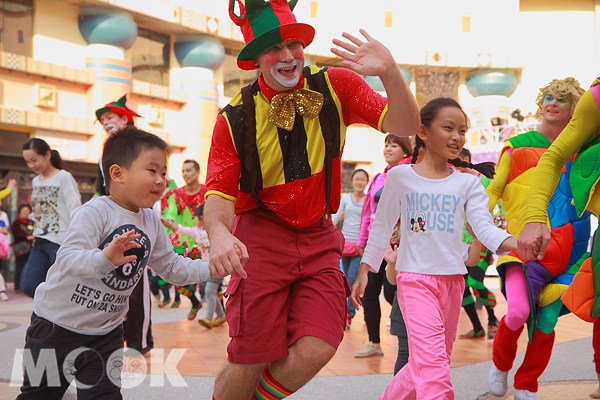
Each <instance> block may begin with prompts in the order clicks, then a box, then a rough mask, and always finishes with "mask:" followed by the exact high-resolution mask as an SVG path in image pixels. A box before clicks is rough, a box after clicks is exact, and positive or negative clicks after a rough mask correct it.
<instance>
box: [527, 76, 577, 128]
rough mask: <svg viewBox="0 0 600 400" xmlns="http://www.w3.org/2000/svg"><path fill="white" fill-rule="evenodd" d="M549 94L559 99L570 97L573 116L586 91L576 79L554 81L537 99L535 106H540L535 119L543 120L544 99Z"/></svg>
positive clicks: (543, 89)
mask: <svg viewBox="0 0 600 400" xmlns="http://www.w3.org/2000/svg"><path fill="white" fill-rule="evenodd" d="M548 93H551V94H552V95H553V96H555V97H558V98H561V97H565V96H570V97H571V115H573V112H574V111H575V106H576V105H577V103H579V99H581V96H583V94H584V93H585V90H584V89H583V88H582V87H581V85H580V84H579V81H577V79H575V78H565V79H553V80H552V82H550V83H549V84H547V85H546V86H544V87H543V88H541V89H540V92H539V93H538V96H537V99H536V100H535V104H537V106H538V109H537V111H536V113H535V117H536V118H537V119H539V120H541V119H542V105H543V104H544V97H546V94H548Z"/></svg>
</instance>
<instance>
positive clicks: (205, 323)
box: [198, 318, 213, 329]
mask: <svg viewBox="0 0 600 400" xmlns="http://www.w3.org/2000/svg"><path fill="white" fill-rule="evenodd" d="M198 323H199V324H200V325H202V326H203V327H205V328H206V329H212V327H213V323H212V321H211V320H210V319H206V318H202V319H199V320H198Z"/></svg>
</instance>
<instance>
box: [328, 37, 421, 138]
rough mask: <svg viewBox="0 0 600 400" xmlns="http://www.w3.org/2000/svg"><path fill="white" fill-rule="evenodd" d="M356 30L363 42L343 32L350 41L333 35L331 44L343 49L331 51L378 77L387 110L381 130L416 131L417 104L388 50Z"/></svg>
mask: <svg viewBox="0 0 600 400" xmlns="http://www.w3.org/2000/svg"><path fill="white" fill-rule="evenodd" d="M360 33H361V34H362V35H363V36H364V37H365V39H366V40H367V41H366V42H363V41H362V40H360V39H358V38H356V37H354V36H352V35H350V34H348V33H346V32H344V33H342V36H343V37H344V38H346V39H348V40H349V41H350V42H345V41H342V40H339V39H333V44H335V45H336V46H339V47H341V48H342V49H345V50H347V51H343V50H341V49H338V48H332V49H331V52H332V53H333V54H335V55H337V56H339V57H342V58H343V59H344V61H343V62H342V64H343V65H344V66H345V67H347V68H349V69H351V70H353V71H354V72H356V73H358V74H360V75H369V76H378V77H379V78H380V79H381V82H382V83H383V87H384V88H385V91H386V94H387V98H388V112H387V114H386V115H385V116H384V117H383V121H382V124H381V128H382V130H383V131H385V132H389V133H392V134H394V135H397V136H411V135H414V134H416V133H417V130H418V129H419V125H420V124H421V120H420V117H419V108H418V107H417V102H416V101H415V98H414V97H413V95H412V93H411V91H410V89H409V87H408V84H407V83H406V81H405V80H404V78H403V77H402V73H401V72H400V68H399V67H398V65H397V64H396V61H394V57H393V56H392V53H391V52H390V51H389V50H388V48H387V47H385V46H384V45H383V44H381V42H379V41H377V40H375V39H373V38H372V37H371V36H370V35H369V34H368V33H367V32H366V31H365V30H364V29H361V30H360Z"/></svg>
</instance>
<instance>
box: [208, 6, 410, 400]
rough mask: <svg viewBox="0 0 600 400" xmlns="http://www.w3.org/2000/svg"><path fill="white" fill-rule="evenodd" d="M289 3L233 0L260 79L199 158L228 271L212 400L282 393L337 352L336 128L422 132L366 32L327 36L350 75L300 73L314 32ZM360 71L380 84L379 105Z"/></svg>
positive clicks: (246, 63)
mask: <svg viewBox="0 0 600 400" xmlns="http://www.w3.org/2000/svg"><path fill="white" fill-rule="evenodd" d="M296 2H297V1H295V0H292V1H290V2H289V3H288V2H287V1H286V0H271V1H269V2H265V1H264V0H246V1H245V5H244V4H242V2H241V1H237V2H236V1H234V0H232V1H231V2H230V16H231V18H232V20H233V21H234V22H235V23H236V24H237V25H238V26H240V28H241V30H242V33H243V35H244V39H245V41H246V46H245V47H244V48H243V49H242V50H241V51H240V53H239V55H238V66H239V67H240V68H242V69H244V70H255V69H260V75H259V77H258V80H257V81H256V82H254V83H253V84H252V85H249V86H247V87H245V88H243V89H242V91H241V92H240V93H238V94H237V95H236V96H235V97H234V98H233V99H232V100H231V102H230V103H229V105H227V106H226V107H225V108H224V109H223V110H222V111H221V112H220V114H219V115H218V117H217V122H216V125H215V129H214V133H213V138H212V144H211V149H210V155H209V161H208V165H209V167H208V177H207V186H208V192H207V194H206V205H205V226H206V229H207V231H208V235H209V239H210V243H211V250H210V262H211V267H212V268H215V269H216V270H217V271H218V272H219V273H220V274H222V275H225V274H226V273H227V272H233V275H232V278H231V281H230V283H229V285H228V287H227V292H226V295H227V296H229V301H228V302H227V310H226V316H227V321H228V323H229V335H230V336H231V342H230V343H229V345H228V348H227V351H228V360H227V361H226V362H225V364H224V366H223V368H222V369H221V371H220V372H219V374H218V376H217V378H216V381H215V390H214V398H215V399H217V400H225V399H251V398H256V399H280V398H284V397H287V396H289V395H290V394H292V393H293V392H295V391H296V390H298V389H299V388H300V387H302V386H303V385H304V384H306V383H307V382H308V381H309V380H310V379H312V377H313V376H314V375H315V374H316V373H317V372H318V371H319V370H320V369H321V368H322V367H323V366H324V365H325V364H326V363H327V362H328V361H329V360H330V359H331V357H333V355H334V354H335V351H336V348H337V346H338V345H339V344H340V342H341V340H342V338H343V335H344V328H345V325H346V297H347V295H348V294H349V289H348V286H347V283H346V279H345V277H344V275H343V273H342V271H341V269H340V258H341V254H342V249H343V242H344V241H343V238H342V234H341V233H340V232H339V231H337V230H336V229H335V228H334V226H333V224H332V223H331V218H329V215H330V214H331V213H334V212H336V210H337V208H338V205H339V202H340V192H341V188H340V158H341V153H342V150H343V148H344V141H345V138H346V128H347V126H349V125H351V124H353V123H361V124H365V125H369V126H371V127H373V128H375V129H378V130H380V131H387V132H391V133H394V134H396V135H398V136H409V135H411V134H413V133H414V132H416V130H417V128H418V126H419V115H418V109H417V105H416V102H415V100H414V98H413V97H412V94H411V92H410V90H409V88H408V85H407V84H406V82H405V81H404V79H403V78H402V75H401V73H400V69H399V68H398V66H397V64H396V63H395V61H394V59H393V57H392V55H391V53H390V52H389V50H388V49H387V48H386V47H384V46H383V45H382V44H381V43H379V42H378V41H376V40H375V39H373V38H371V37H370V36H369V35H368V34H367V33H366V32H364V31H361V32H362V34H363V36H364V37H365V39H366V41H362V40H360V39H358V38H355V37H353V36H351V35H348V34H344V35H343V36H344V37H345V38H347V39H348V40H349V41H350V43H349V42H345V41H341V40H337V39H335V40H334V41H333V43H334V44H335V45H337V46H339V47H340V49H332V52H333V53H334V54H336V55H339V56H341V57H343V58H344V59H345V60H344V61H343V64H344V66H346V67H348V68H350V69H351V70H354V71H355V72H353V71H351V70H348V69H342V68H318V67H315V66H312V65H311V66H308V67H304V68H303V66H304V52H303V50H304V48H305V47H306V46H308V45H309V44H310V43H311V42H312V40H313V37H314V34H315V31H314V28H313V27H311V26H310V25H306V24H302V23H297V22H296V19H295V17H294V15H293V14H292V9H293V7H294V6H295V4H296ZM236 4H237V5H238V6H239V12H238V13H236V10H235V7H236ZM356 72H357V73H360V74H365V75H374V76H379V77H380V78H381V80H382V82H383V85H384V87H385V88H386V89H387V91H388V93H387V94H388V100H386V99H385V98H383V97H382V96H380V95H378V94H377V93H376V92H374V91H373V90H372V89H371V88H370V87H369V85H368V84H367V83H366V82H365V81H364V80H363V79H362V78H361V77H360V76H359V75H358V74H357V73H356ZM234 217H235V228H234ZM232 229H233V232H232ZM235 246H239V249H240V250H241V253H242V258H243V260H242V261H243V262H245V264H244V268H242V263H240V261H239V259H238V257H237V256H236V255H235V254H236V253H235ZM246 272H247V274H246ZM259 378H260V379H259ZM253 395H254V397H253Z"/></svg>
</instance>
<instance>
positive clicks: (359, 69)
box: [331, 29, 398, 76]
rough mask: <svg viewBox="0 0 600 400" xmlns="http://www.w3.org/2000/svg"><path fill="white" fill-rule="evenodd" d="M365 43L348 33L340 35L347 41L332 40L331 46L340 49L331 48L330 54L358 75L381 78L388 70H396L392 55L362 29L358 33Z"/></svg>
mask: <svg viewBox="0 0 600 400" xmlns="http://www.w3.org/2000/svg"><path fill="white" fill-rule="evenodd" d="M359 32H360V33H361V34H362V35H363V36H364V37H365V39H366V42H364V41H362V40H360V39H359V38H357V37H354V36H352V35H350V34H349V33H346V32H344V33H342V36H343V37H344V38H346V39H348V41H342V40H340V39H333V44H335V45H336V46H339V47H341V48H342V49H344V50H347V51H344V50H341V49H339V48H332V49H331V52H332V53H333V54H335V55H337V56H339V57H342V58H343V59H344V61H342V64H343V65H344V66H345V67H347V68H350V69H351V70H353V71H354V72H356V73H358V74H360V75H370V76H381V75H383V74H385V73H386V72H387V71H388V70H389V69H390V68H398V66H397V65H396V62H395V61H394V57H393V56H392V53H391V52H390V51H389V50H388V48H387V47H385V46H384V45H383V44H381V42H379V41H377V40H375V39H373V38H372V37H371V36H370V35H369V34H368V33H367V32H366V31H365V30H364V29H361V30H360V31H359Z"/></svg>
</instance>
